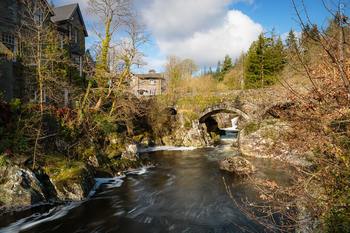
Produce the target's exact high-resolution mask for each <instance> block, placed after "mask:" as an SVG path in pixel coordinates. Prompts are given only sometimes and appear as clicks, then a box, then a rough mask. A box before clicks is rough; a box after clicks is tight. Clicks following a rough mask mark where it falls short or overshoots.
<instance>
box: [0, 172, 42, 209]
mask: <svg viewBox="0 0 350 233" xmlns="http://www.w3.org/2000/svg"><path fill="white" fill-rule="evenodd" d="M45 200H46V197H45V187H43V185H42V184H41V182H40V181H39V180H38V178H37V177H36V175H35V174H34V173H33V172H32V171H30V170H28V169H24V168H20V167H19V166H17V165H6V166H0V206H3V207H12V208H13V207H23V206H30V205H33V204H36V203H39V202H43V201H45Z"/></svg>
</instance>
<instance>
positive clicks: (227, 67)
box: [221, 55, 233, 75]
mask: <svg viewBox="0 0 350 233" xmlns="http://www.w3.org/2000/svg"><path fill="white" fill-rule="evenodd" d="M232 68H233V64H232V59H231V57H230V56H229V55H226V56H225V60H224V64H223V66H222V70H221V73H222V74H223V75H225V74H227V73H228V72H229V71H230V70H231V69H232Z"/></svg>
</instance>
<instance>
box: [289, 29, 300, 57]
mask: <svg viewBox="0 0 350 233" xmlns="http://www.w3.org/2000/svg"><path fill="white" fill-rule="evenodd" d="M286 46H287V49H288V50H289V51H290V52H292V51H296V49H297V48H298V43H297V37H296V35H295V32H294V31H293V29H291V30H290V31H289V33H288V37H287V39H286Z"/></svg>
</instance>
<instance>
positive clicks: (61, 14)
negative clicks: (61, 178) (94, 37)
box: [51, 3, 88, 36]
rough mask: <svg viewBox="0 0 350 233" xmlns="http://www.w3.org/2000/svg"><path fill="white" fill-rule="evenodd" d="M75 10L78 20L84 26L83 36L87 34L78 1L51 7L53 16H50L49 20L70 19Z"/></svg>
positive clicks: (56, 21) (55, 21) (60, 20)
mask: <svg viewBox="0 0 350 233" xmlns="http://www.w3.org/2000/svg"><path fill="white" fill-rule="evenodd" d="M75 11H77V12H78V15H79V18H80V21H81V23H82V25H83V27H84V33H85V36H88V33H87V30H86V27H85V23H84V19H83V16H82V14H81V11H80V8H79V4H78V3H74V4H69V5H64V6H60V7H55V8H53V12H54V16H52V17H51V20H52V22H54V23H58V22H62V21H66V20H70V19H71V18H72V16H73V15H74V13H75Z"/></svg>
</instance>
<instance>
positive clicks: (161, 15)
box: [53, 0, 350, 72]
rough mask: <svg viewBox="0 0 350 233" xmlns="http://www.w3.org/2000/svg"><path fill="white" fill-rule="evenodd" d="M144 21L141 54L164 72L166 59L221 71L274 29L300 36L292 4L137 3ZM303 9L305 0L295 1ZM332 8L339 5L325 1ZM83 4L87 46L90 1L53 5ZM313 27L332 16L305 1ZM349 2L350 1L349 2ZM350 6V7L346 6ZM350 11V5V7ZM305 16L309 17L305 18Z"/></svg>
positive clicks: (312, 0) (274, 0)
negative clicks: (145, 35) (227, 59)
mask: <svg viewBox="0 0 350 233" xmlns="http://www.w3.org/2000/svg"><path fill="white" fill-rule="evenodd" d="M134 1H135V6H136V8H137V11H138V13H139V15H140V22H141V23H142V24H144V25H145V26H146V30H147V31H148V32H149V35H150V39H149V42H148V43H147V44H146V45H144V46H143V47H142V48H141V49H142V52H143V53H144V54H145V58H144V60H145V62H146V65H145V66H143V67H141V68H140V69H139V70H140V71H141V72H146V71H148V70H150V69H155V70H157V71H163V69H164V64H165V62H166V59H167V57H168V56H170V55H174V56H177V57H180V58H183V59H186V58H189V59H192V60H194V61H195V63H196V64H197V65H198V66H199V67H200V68H204V67H206V68H208V67H216V64H217V62H218V61H219V60H223V58H224V57H225V55H229V56H231V57H232V58H233V59H236V58H238V57H239V56H240V54H242V52H246V51H247V50H248V49H249V46H250V45H251V43H252V42H253V41H254V40H256V39H257V37H258V35H259V34H260V33H262V32H264V33H268V32H271V31H272V30H274V31H275V33H276V34H277V35H281V36H282V38H285V37H286V35H287V33H288V31H289V30H290V29H294V30H295V31H296V32H300V25H299V23H298V19H297V15H296V13H295V10H294V9H293V5H292V2H291V0H134ZM295 1H296V2H297V7H298V8H299V9H301V7H302V6H301V4H300V3H301V1H300V0H295ZM325 1H326V2H327V3H326V4H328V6H329V7H334V6H333V5H332V3H331V1H332V2H334V1H335V0H325ZM75 2H78V3H79V4H80V7H81V9H82V12H83V16H84V20H85V23H86V24H87V27H88V32H89V38H87V47H89V46H91V45H92V44H93V43H94V42H95V41H96V37H95V36H94V32H93V30H92V27H93V26H92V25H94V23H93V20H92V17H91V15H89V14H88V13H87V5H88V4H87V2H88V0H53V3H54V4H55V5H56V6H60V5H63V4H69V3H75ZM304 2H305V5H306V8H307V9H308V15H309V17H310V19H311V21H312V22H313V23H317V24H318V25H320V26H321V27H325V26H326V24H327V18H328V17H329V16H330V15H329V13H328V12H327V10H325V8H324V6H323V4H322V1H321V0H304ZM344 2H348V0H344ZM345 7H347V6H345ZM349 7H350V6H349ZM303 15H304V16H305V14H303Z"/></svg>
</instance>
